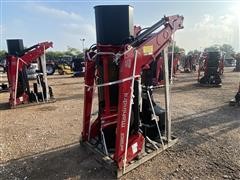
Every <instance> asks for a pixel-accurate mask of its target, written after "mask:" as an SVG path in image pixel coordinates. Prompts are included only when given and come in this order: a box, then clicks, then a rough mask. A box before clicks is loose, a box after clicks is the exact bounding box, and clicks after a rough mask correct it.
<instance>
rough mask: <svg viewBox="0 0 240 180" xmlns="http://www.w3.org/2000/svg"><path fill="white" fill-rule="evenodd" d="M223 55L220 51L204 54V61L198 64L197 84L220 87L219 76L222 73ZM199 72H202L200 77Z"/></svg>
mask: <svg viewBox="0 0 240 180" xmlns="http://www.w3.org/2000/svg"><path fill="white" fill-rule="evenodd" d="M223 62H224V55H223V54H222V53H221V52H220V51H213V52H205V56H204V59H203V61H202V62H201V63H199V69H198V82H199V84H200V85H202V86H209V87H221V86H222V80H221V77H220V76H221V75H222V74H223V71H224V64H223ZM201 71H204V74H203V76H201Z"/></svg>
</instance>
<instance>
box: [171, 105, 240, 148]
mask: <svg viewBox="0 0 240 180" xmlns="http://www.w3.org/2000/svg"><path fill="white" fill-rule="evenodd" d="M173 126H174V127H175V133H176V134H177V136H179V137H180V138H181V139H183V140H184V142H183V145H186V144H188V145H187V146H188V147H189V146H197V145H199V144H201V143H204V142H206V141H208V140H210V139H213V138H217V137H219V136H221V135H222V134H225V133H227V132H229V131H231V130H234V129H237V128H240V109H239V107H232V106H229V105H224V106H220V107H216V108H212V109H208V110H206V111H202V112H198V113H196V114H192V115H189V116H183V117H180V118H178V119H176V120H175V121H173ZM185 143H186V144H185Z"/></svg>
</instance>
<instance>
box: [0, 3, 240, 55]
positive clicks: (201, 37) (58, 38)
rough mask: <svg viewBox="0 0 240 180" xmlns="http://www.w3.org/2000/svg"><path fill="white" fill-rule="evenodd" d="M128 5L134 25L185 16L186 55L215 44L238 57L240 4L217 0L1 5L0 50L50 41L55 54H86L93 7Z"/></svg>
mask: <svg viewBox="0 0 240 180" xmlns="http://www.w3.org/2000/svg"><path fill="white" fill-rule="evenodd" d="M103 4H129V5H131V6H133V8H134V17H133V19H134V24H135V25H140V26H141V27H149V26H151V25H152V24H154V23H155V22H157V21H158V20H160V19H161V18H162V17H163V16H164V15H166V16H169V15H175V14H179V15H183V16H184V23H183V24H184V29H182V30H178V31H176V33H175V41H176V44H177V45H178V46H180V47H182V48H184V49H185V50H186V51H189V50H193V49H198V50H203V49H204V48H205V47H208V46H211V45H214V44H224V43H227V44H230V45H232V46H233V47H234V48H235V50H236V51H240V45H239V43H240V36H239V34H240V32H239V26H240V1H230V0H229V1H227V0H226V1H224V0H221V1H215V0H211V1H208V0H202V1H199V0H198V1H193V0H192V1H190V0H168V1H166V0H165V1H161V0H159V1H156V0H152V1H151V0H149V1H147V0H145V1H143V0H136V1H127V0H125V1H96V0H92V1H90V0H89V1H85V0H82V1H81V0H68V1H67V0H62V1H61V0H57V1H56V0H48V1H47V0H45V1H28V0H22V1H20V0H0V15H1V17H0V43H1V44H0V48H1V50H2V49H4V50H7V46H6V39H23V41H24V46H26V47H29V46H32V45H34V44H37V43H39V42H43V41H52V42H53V44H54V48H53V49H52V50H56V51H58V50H66V49H67V47H74V48H78V49H82V41H81V40H80V39H85V41H84V47H89V46H91V45H92V44H94V43H95V42H96V32H95V14H94V6H96V5H103Z"/></svg>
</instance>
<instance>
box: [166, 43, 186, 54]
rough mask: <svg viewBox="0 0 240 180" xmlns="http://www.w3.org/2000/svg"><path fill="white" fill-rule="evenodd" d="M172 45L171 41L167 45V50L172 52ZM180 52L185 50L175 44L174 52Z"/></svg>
mask: <svg viewBox="0 0 240 180" xmlns="http://www.w3.org/2000/svg"><path fill="white" fill-rule="evenodd" d="M172 46H173V42H171V43H170V45H169V46H168V52H172ZM180 52H185V50H184V49H183V48H180V47H179V46H177V45H176V44H175V46H174V53H180Z"/></svg>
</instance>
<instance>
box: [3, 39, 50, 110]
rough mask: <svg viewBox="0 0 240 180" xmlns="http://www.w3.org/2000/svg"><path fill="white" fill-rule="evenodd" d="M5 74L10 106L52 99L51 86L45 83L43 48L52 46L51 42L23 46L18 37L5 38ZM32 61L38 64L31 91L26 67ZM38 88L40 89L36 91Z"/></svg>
mask: <svg viewBox="0 0 240 180" xmlns="http://www.w3.org/2000/svg"><path fill="white" fill-rule="evenodd" d="M7 44H8V54H7V58H6V59H7V76H8V83H9V89H10V98H9V104H10V106H11V108H14V107H16V106H19V105H23V104H28V103H30V102H36V103H40V102H50V101H51V100H53V93H52V89H51V87H49V86H48V84H47V77H46V60H45V50H46V49H48V48H50V47H52V42H43V43H39V44H36V45H34V46H32V47H30V48H27V49H24V48H23V41H22V40H20V39H17V40H16V39H14V40H7ZM33 61H38V63H39V65H40V69H39V73H38V74H37V76H36V79H37V82H36V83H34V84H33V89H34V90H33V91H31V88H30V85H29V79H28V77H27V73H26V69H27V67H28V66H30V64H31V63H32V62H33ZM38 90H40V91H38Z"/></svg>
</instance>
